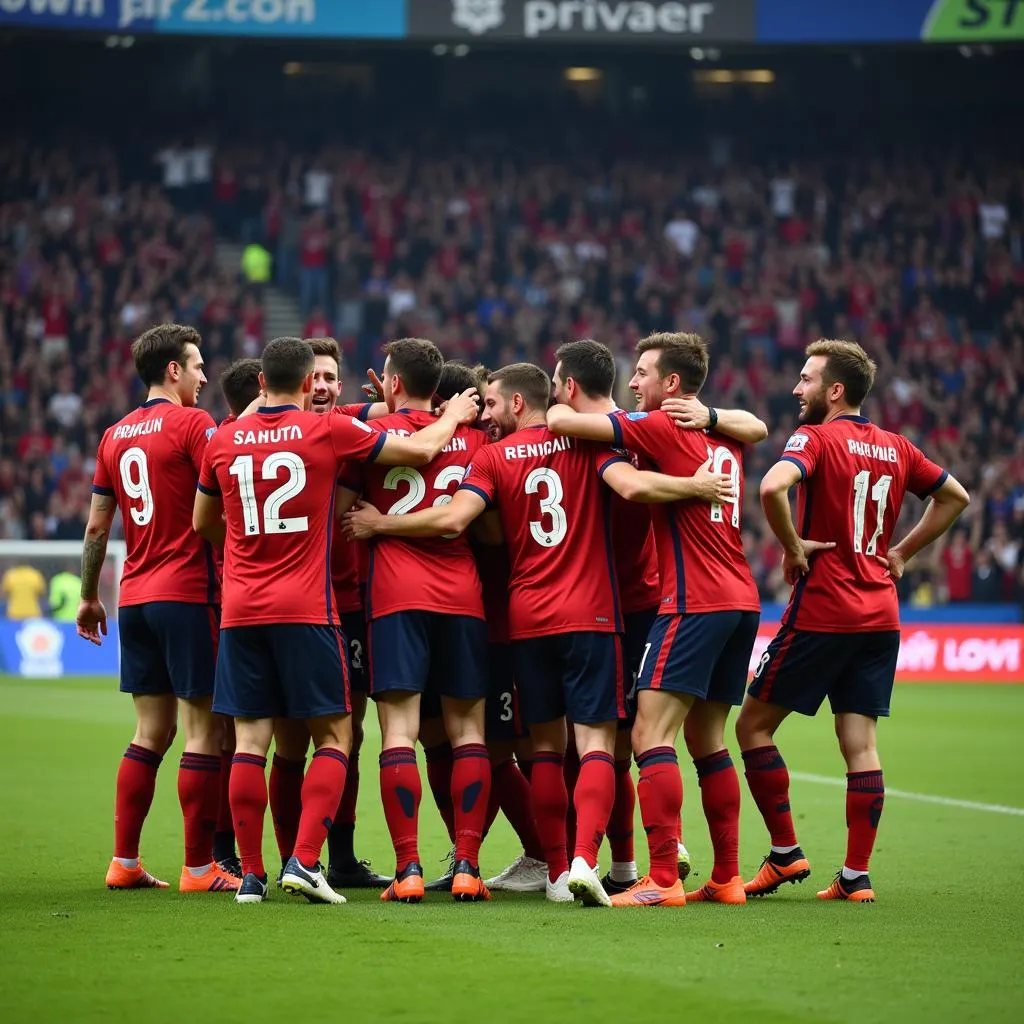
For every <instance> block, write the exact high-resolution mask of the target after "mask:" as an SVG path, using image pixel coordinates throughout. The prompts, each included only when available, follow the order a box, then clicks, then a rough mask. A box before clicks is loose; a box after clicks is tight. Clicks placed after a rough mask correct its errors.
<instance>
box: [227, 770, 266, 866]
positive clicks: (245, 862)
mask: <svg viewBox="0 0 1024 1024" xmlns="http://www.w3.org/2000/svg"><path fill="white" fill-rule="evenodd" d="M266 813H267V759H266V758H265V757H259V756H258V755H256V754H235V756H234V757H233V758H232V760H231V820H232V821H233V822H234V825H235V839H236V840H237V841H238V855H239V857H240V858H241V861H242V871H243V872H244V873H245V874H247V875H249V874H253V875H256V876H257V877H258V878H264V877H265V876H266V874H267V869H266V868H265V867H264V866H263V818H264V817H265V815H266Z"/></svg>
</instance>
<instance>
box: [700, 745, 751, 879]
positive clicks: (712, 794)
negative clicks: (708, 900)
mask: <svg viewBox="0 0 1024 1024" xmlns="http://www.w3.org/2000/svg"><path fill="white" fill-rule="evenodd" d="M693 766H694V768H696V769H697V782H698V783H699V785H700V799H701V803H702V804H703V805H704V817H705V818H707V822H708V831H709V832H710V833H711V845H712V847H713V848H714V851H715V865H714V868H713V869H712V872H711V881H712V882H717V883H718V884H723V883H725V882H728V881H729V879H731V878H735V877H736V876H737V875H738V874H739V873H740V860H739V857H740V780H739V776H738V775H737V774H736V768H735V766H734V765H733V763H732V758H731V757H730V756H729V751H728V750H719V751H717V752H716V753H714V754H709V755H708V756H707V757H701V758H698V759H697V760H695V761H694V762H693Z"/></svg>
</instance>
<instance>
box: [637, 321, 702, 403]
mask: <svg viewBox="0 0 1024 1024" xmlns="http://www.w3.org/2000/svg"><path fill="white" fill-rule="evenodd" d="M636 355H637V360H636V372H635V373H634V374H633V379H632V380H631V381H630V382H629V386H630V388H632V390H633V393H634V394H635V395H636V407H637V408H638V409H640V410H641V411H642V412H653V411H654V410H655V409H660V408H661V403H662V402H664V401H665V399H666V398H678V397H682V396H683V395H696V394H697V393H698V392H699V391H700V389H701V388H702V387H704V381H705V380H707V376H708V346H707V342H706V341H705V340H704V339H703V338H702V337H701V336H700V335H699V334H683V333H676V334H668V333H666V334H650V335H648V336H647V337H646V338H641V339H640V341H639V342H638V343H637V346H636Z"/></svg>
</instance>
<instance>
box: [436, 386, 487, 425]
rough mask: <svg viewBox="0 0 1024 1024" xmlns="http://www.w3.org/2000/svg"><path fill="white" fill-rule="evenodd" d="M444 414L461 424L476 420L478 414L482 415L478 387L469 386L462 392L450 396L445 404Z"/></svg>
mask: <svg viewBox="0 0 1024 1024" xmlns="http://www.w3.org/2000/svg"><path fill="white" fill-rule="evenodd" d="M444 415H445V416H449V417H451V418H453V419H454V420H456V421H457V422H458V423H461V424H469V423H474V422H476V418H477V416H479V415H480V406H479V404H478V399H477V390H476V388H467V389H466V390H465V391H463V392H462V393H461V394H459V395H455V396H454V397H453V398H449V399H448V402H447V404H446V405H445V410H444Z"/></svg>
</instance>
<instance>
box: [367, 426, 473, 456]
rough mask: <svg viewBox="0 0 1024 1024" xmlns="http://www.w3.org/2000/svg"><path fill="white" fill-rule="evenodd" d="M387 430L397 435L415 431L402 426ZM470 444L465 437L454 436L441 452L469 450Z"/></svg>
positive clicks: (409, 433)
mask: <svg viewBox="0 0 1024 1024" xmlns="http://www.w3.org/2000/svg"><path fill="white" fill-rule="evenodd" d="M387 432H388V433H389V434H394V435H395V436H396V437H412V435H413V434H414V433H415V431H414V430H403V429H402V428H400V427H388V428H387ZM468 451H469V444H468V442H467V441H466V439H465V438H464V437H453V438H452V439H451V440H450V441H449V442H448V443H447V444H446V445H445V446H444V447H443V448H442V449H441V454H442V455H443V454H444V453H445V452H468Z"/></svg>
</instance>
